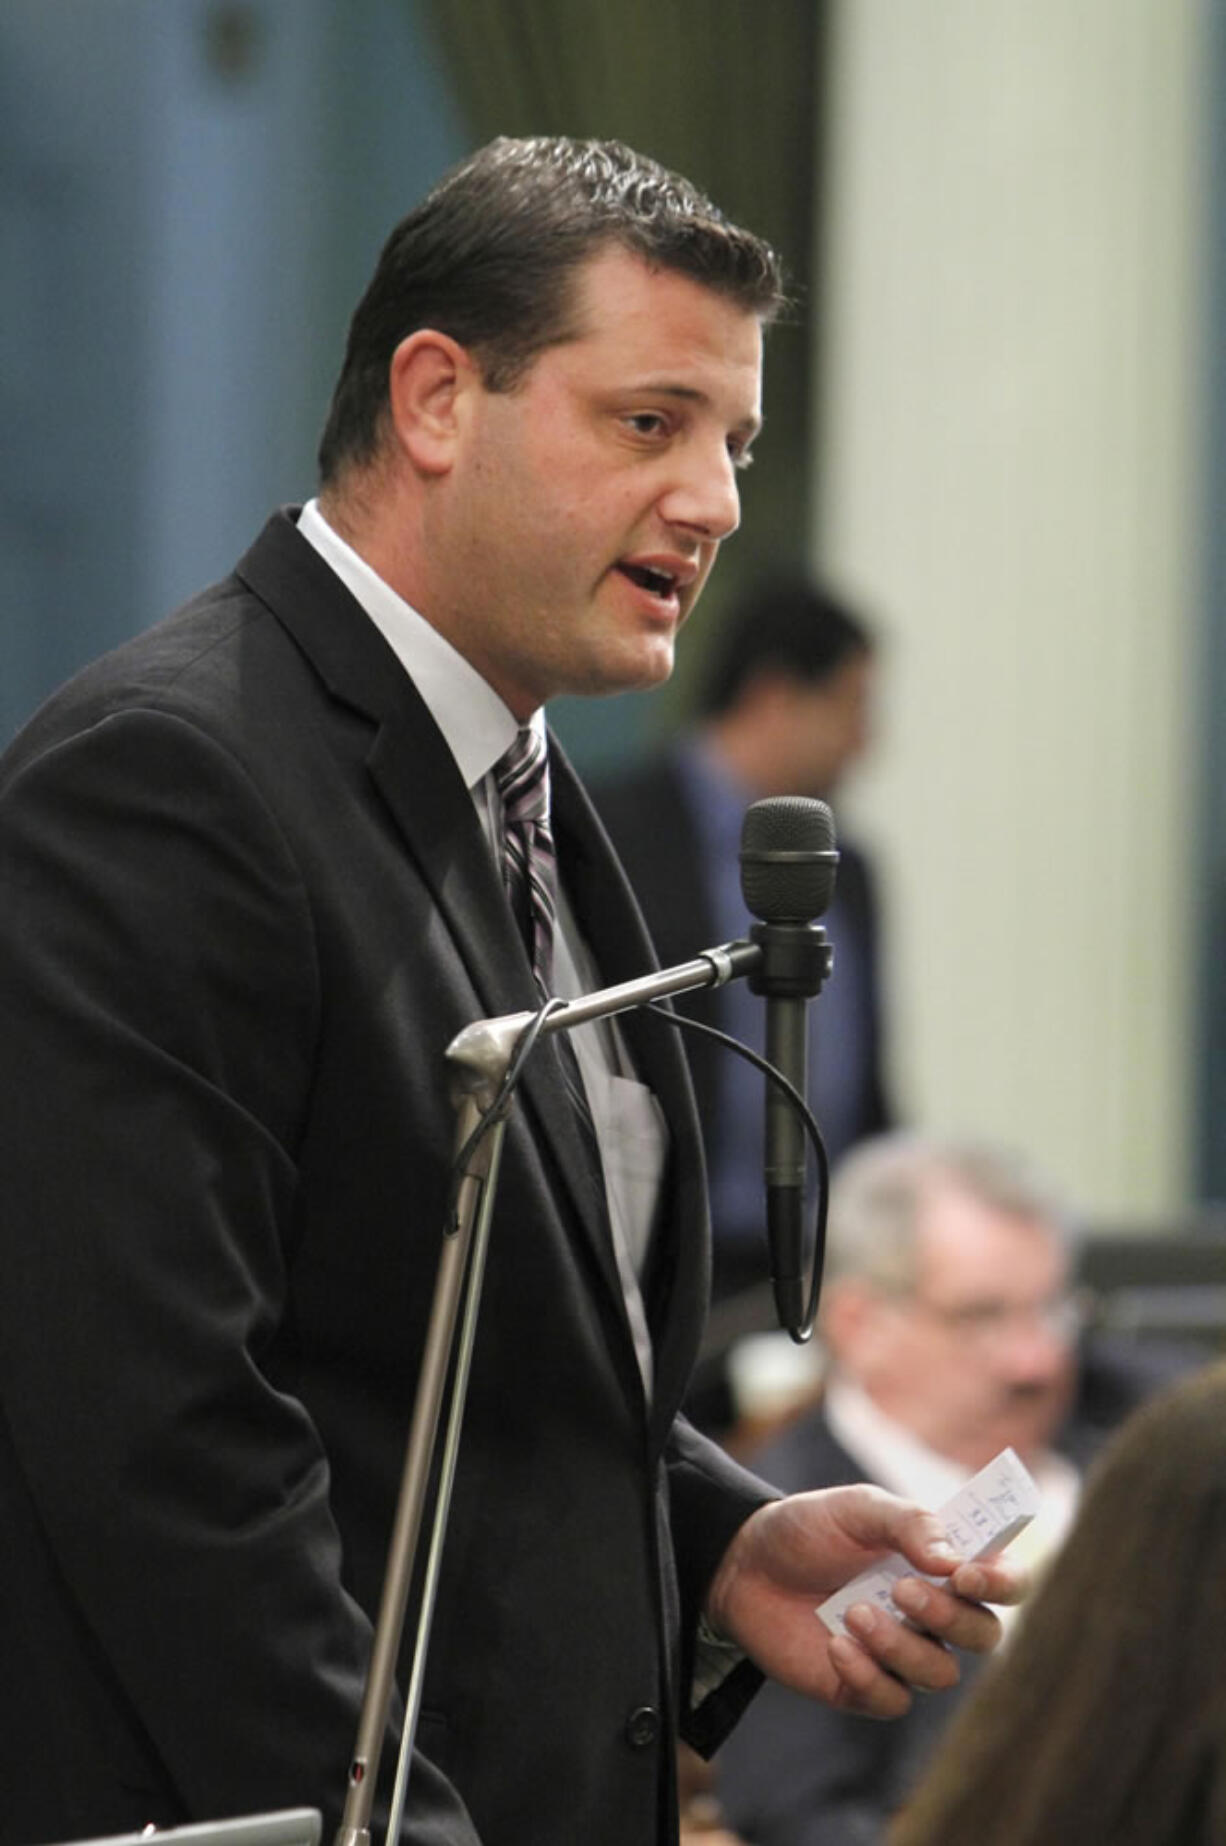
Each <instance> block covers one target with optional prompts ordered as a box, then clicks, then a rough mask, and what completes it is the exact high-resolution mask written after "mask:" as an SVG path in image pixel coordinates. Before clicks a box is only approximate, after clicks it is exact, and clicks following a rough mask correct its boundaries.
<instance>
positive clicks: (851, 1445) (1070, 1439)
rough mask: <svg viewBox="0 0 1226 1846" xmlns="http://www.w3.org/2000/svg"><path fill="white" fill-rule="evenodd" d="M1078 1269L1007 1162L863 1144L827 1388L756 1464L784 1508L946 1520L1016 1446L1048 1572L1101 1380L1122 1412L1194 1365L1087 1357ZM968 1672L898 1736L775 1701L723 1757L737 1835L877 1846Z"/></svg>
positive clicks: (839, 1265) (1063, 1230)
mask: <svg viewBox="0 0 1226 1846" xmlns="http://www.w3.org/2000/svg"><path fill="white" fill-rule="evenodd" d="M1072 1265H1073V1247H1072V1242H1071V1237H1070V1227H1069V1223H1068V1215H1067V1210H1066V1208H1065V1206H1064V1204H1063V1202H1062V1201H1061V1200H1060V1199H1059V1198H1058V1196H1057V1195H1056V1193H1055V1192H1054V1190H1053V1188H1052V1187H1051V1185H1050V1184H1049V1183H1048V1182H1047V1181H1046V1180H1045V1179H1044V1178H1043V1177H1042V1176H1041V1175H1039V1174H1038V1173H1037V1172H1036V1171H1035V1170H1034V1168H1033V1166H1032V1164H1031V1163H1030V1162H1028V1161H1025V1160H1022V1159H1021V1158H1020V1157H1019V1156H1018V1155H1016V1154H1015V1153H1014V1152H1012V1151H1011V1150H1009V1149H1005V1148H1000V1147H996V1146H992V1145H984V1144H980V1143H975V1142H967V1141H956V1140H949V1139H941V1138H937V1137H932V1136H924V1135H918V1134H894V1135H887V1136H883V1137H879V1138H877V1139H874V1140H871V1141H867V1142H865V1143H864V1144H863V1145H862V1146H861V1147H860V1148H858V1149H857V1150H856V1151H855V1152H854V1153H852V1154H851V1155H849V1156H848V1158H847V1159H846V1161H845V1162H844V1163H843V1165H842V1166H841V1168H840V1169H839V1171H838V1172H837V1174H836V1176H835V1183H834V1187H833V1191H832V1196H831V1205H830V1221H829V1245H828V1251H827V1265H826V1275H827V1281H826V1287H825V1290H824V1296H823V1307H822V1322H821V1325H822V1335H823V1344H824V1346H825V1348H826V1352H827V1356H828V1359H829V1369H828V1373H827V1377H826V1384H825V1390H824V1392H823V1395H822V1397H821V1399H820V1401H819V1402H818V1403H817V1404H816V1405H815V1406H813V1407H812V1408H810V1409H808V1410H806V1411H805V1412H804V1413H803V1414H801V1415H799V1416H797V1417H796V1418H794V1420H792V1421H790V1422H788V1423H787V1424H785V1426H784V1427H783V1429H782V1430H781V1431H780V1433H779V1434H778V1435H777V1436H776V1437H775V1438H774V1439H773V1440H772V1441H771V1442H770V1443H769V1444H768V1445H767V1446H766V1447H765V1448H763V1449H761V1450H760V1451H758V1452H757V1453H756V1454H755V1455H754V1456H753V1458H752V1459H753V1464H754V1466H756V1467H757V1468H759V1469H760V1471H761V1472H762V1473H763V1474H764V1475H765V1476H766V1477H767V1478H768V1479H769V1480H771V1481H773V1482H774V1483H775V1485H776V1486H778V1487H780V1488H782V1489H783V1490H784V1491H785V1492H789V1493H794V1492H798V1491H803V1490H804V1489H805V1488H810V1487H813V1486H815V1485H818V1484H821V1485H823V1486H835V1485H838V1484H840V1483H843V1482H848V1481H855V1480H865V1479H870V1480H875V1481H878V1482H879V1483H880V1484H882V1485H883V1486H886V1487H889V1488H890V1489H891V1490H892V1491H894V1492H901V1493H906V1494H908V1495H909V1496H912V1497H914V1498H917V1499H921V1500H923V1501H924V1502H925V1503H926V1504H928V1505H931V1506H934V1507H935V1506H939V1505H942V1504H943V1503H944V1502H945V1501H946V1500H949V1499H951V1498H952V1497H953V1495H954V1494H955V1493H956V1492H957V1491H958V1490H959V1488H960V1487H961V1486H962V1485H963V1484H964V1483H965V1481H966V1480H967V1479H968V1478H969V1476H970V1475H971V1474H973V1473H974V1472H975V1471H976V1470H977V1469H979V1468H980V1467H982V1466H983V1465H984V1464H985V1463H987V1462H988V1461H990V1460H992V1459H993V1457H994V1456H996V1455H997V1454H999V1453H1000V1451H1001V1450H1002V1449H1003V1448H1006V1447H1012V1448H1013V1449H1014V1450H1015V1451H1016V1452H1017V1453H1018V1454H1019V1455H1020V1456H1021V1458H1022V1459H1023V1461H1024V1462H1025V1463H1026V1465H1027V1466H1028V1468H1029V1469H1030V1471H1031V1473H1032V1475H1033V1476H1034V1479H1035V1482H1036V1485H1037V1486H1038V1488H1039V1492H1040V1498H1041V1502H1042V1510H1041V1512H1040V1513H1039V1515H1038V1516H1037V1517H1036V1519H1035V1521H1034V1523H1033V1524H1032V1525H1031V1526H1030V1527H1029V1528H1028V1530H1027V1531H1026V1532H1025V1533H1023V1534H1022V1535H1021V1536H1020V1537H1019V1538H1018V1539H1017V1540H1016V1541H1015V1550H1016V1549H1018V1548H1020V1550H1021V1552H1022V1553H1023V1554H1024V1555H1025V1556H1026V1557H1027V1559H1028V1562H1029V1563H1030V1565H1031V1568H1033V1569H1039V1568H1041V1567H1042V1566H1043V1564H1045V1563H1046V1561H1047V1560H1048V1559H1049V1558H1050V1557H1051V1556H1052V1555H1054V1553H1055V1551H1056V1549H1057V1548H1058V1546H1059V1544H1060V1543H1061V1541H1062V1539H1063V1537H1064V1535H1065V1533H1066V1531H1067V1529H1068V1526H1069V1524H1070V1522H1071V1520H1072V1518H1073V1515H1074V1512H1075V1508H1076V1503H1077V1498H1078V1494H1079V1490H1080V1481H1081V1473H1082V1470H1083V1469H1084V1467H1085V1465H1086V1464H1087V1462H1088V1461H1089V1460H1090V1459H1091V1457H1092V1456H1093V1454H1094V1453H1095V1451H1096V1449H1097V1447H1098V1446H1099V1444H1100V1443H1101V1442H1102V1440H1103V1439H1104V1437H1105V1435H1106V1434H1107V1430H1106V1428H1104V1427H1103V1424H1102V1421H1101V1417H1100V1416H1099V1414H1098V1412H1097V1410H1096V1409H1095V1405H1096V1403H1097V1402H1098V1401H1099V1400H1100V1398H1101V1395H1102V1394H1101V1393H1100V1391H1099V1390H1098V1388H1097V1385H1098V1377H1099V1374H1100V1371H1101V1370H1103V1369H1106V1368H1110V1371H1111V1375H1112V1380H1113V1385H1114V1387H1115V1388H1114V1390H1113V1393H1112V1397H1113V1406H1114V1414H1115V1415H1116V1416H1117V1417H1118V1416H1122V1415H1123V1414H1125V1412H1126V1410H1127V1408H1128V1407H1129V1405H1130V1404H1132V1403H1136V1402H1139V1401H1140V1400H1141V1398H1142V1397H1143V1396H1144V1395H1146V1394H1147V1392H1148V1391H1150V1390H1152V1389H1154V1388H1155V1387H1156V1386H1157V1384H1159V1383H1162V1382H1166V1381H1167V1380H1169V1378H1170V1377H1172V1376H1173V1375H1175V1371H1176V1367H1177V1365H1178V1366H1179V1367H1180V1368H1182V1366H1183V1365H1185V1364H1191V1363H1194V1356H1192V1357H1188V1358H1186V1359H1185V1358H1184V1357H1183V1356H1182V1355H1180V1356H1179V1358H1178V1360H1177V1359H1176V1357H1175V1355H1172V1354H1167V1353H1154V1354H1152V1355H1150V1356H1149V1357H1148V1358H1147V1356H1146V1355H1144V1354H1142V1355H1139V1356H1138V1357H1137V1358H1136V1359H1135V1360H1133V1361H1130V1362H1129V1363H1128V1365H1127V1366H1126V1367H1125V1366H1124V1365H1122V1364H1121V1357H1120V1355H1119V1354H1118V1353H1116V1352H1112V1351H1111V1350H1109V1349H1108V1350H1104V1351H1100V1350H1098V1349H1097V1348H1096V1347H1095V1345H1094V1344H1093V1343H1088V1344H1085V1345H1081V1346H1079V1344H1078V1339H1077V1334H1078V1329H1079V1317H1078V1312H1077V1301H1076V1297H1075V1295H1074V1294H1073V1292H1072V1275H1073V1267H1072ZM1006 1619H1007V1618H1006ZM975 1665H976V1663H974V1662H972V1663H970V1666H971V1671H970V1672H968V1673H966V1674H964V1675H963V1678H962V1680H961V1682H960V1684H959V1685H958V1687H956V1688H954V1689H953V1690H952V1691H951V1692H950V1693H948V1694H946V1695H945V1696H943V1697H941V1698H933V1699H920V1700H917V1701H916V1703H915V1704H914V1706H913V1707H912V1709H911V1711H910V1712H909V1713H908V1714H907V1715H906V1716H905V1717H904V1718H903V1719H901V1720H900V1721H899V1722H898V1723H897V1724H891V1725H877V1724H869V1723H865V1722H863V1721H862V1720H859V1719H857V1718H856V1717H854V1716H850V1715H848V1714H847V1713H840V1712H837V1711H834V1710H830V1709H825V1710H822V1709H819V1708H818V1707H817V1706H815V1705H813V1704H810V1703H807V1702H804V1701H801V1700H797V1699H796V1698H794V1697H793V1696H792V1695H791V1694H790V1693H788V1692H787V1691H786V1690H785V1689H784V1688H782V1687H776V1686H769V1687H767V1688H765V1690H764V1692H763V1694H762V1697H761V1699H759V1700H757V1701H755V1703H754V1706H753V1708H752V1710H751V1711H750V1712H749V1713H747V1715H746V1719H745V1723H744V1724H743V1725H742V1726H740V1727H739V1728H738V1730H737V1732H736V1733H735V1734H734V1735H733V1736H732V1737H730V1738H729V1740H728V1743H727V1747H726V1748H725V1749H724V1750H722V1751H721V1752H720V1754H719V1755H718V1756H717V1758H716V1764H715V1769H716V1777H717V1785H718V1788H719V1791H720V1795H721V1799H722V1801H723V1805H724V1809H725V1812H726V1814H727V1816H728V1819H729V1823H730V1824H731V1825H733V1826H735V1827H736V1828H737V1829H738V1830H739V1831H740V1832H741V1833H742V1834H743V1836H744V1838H745V1839H746V1840H747V1841H752V1842H753V1846H882V1842H883V1841H884V1840H885V1838H886V1836H887V1832H888V1828H889V1823H890V1818H891V1816H892V1814H893V1813H894V1812H895V1811H896V1810H897V1808H898V1807H899V1805H900V1804H901V1803H902V1802H903V1800H904V1799H905V1797H906V1795H907V1794H908V1792H909V1791H910V1790H911V1788H912V1787H913V1786H914V1785H915V1783H916V1782H917V1780H918V1779H919V1776H920V1774H921V1772H922V1770H923V1769H924V1767H925V1766H926V1764H927V1762H928V1760H929V1758H930V1756H931V1754H932V1752H933V1750H934V1748H935V1745H936V1743H937V1742H938V1740H939V1738H940V1737H941V1735H942V1734H943V1733H944V1731H945V1728H946V1726H947V1725H948V1723H949V1721H950V1719H951V1717H952V1716H953V1713H954V1711H955V1709H956V1706H957V1703H958V1701H959V1700H960V1699H961V1698H962V1697H964V1696H965V1693H966V1690H967V1688H968V1687H969V1686H970V1685H971V1684H972V1683H973V1678H974V1667H975Z"/></svg>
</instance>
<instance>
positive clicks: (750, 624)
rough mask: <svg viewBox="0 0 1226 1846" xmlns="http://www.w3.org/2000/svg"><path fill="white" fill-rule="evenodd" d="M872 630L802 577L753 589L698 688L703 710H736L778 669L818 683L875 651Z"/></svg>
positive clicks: (718, 641)
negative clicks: (758, 681) (753, 684)
mask: <svg viewBox="0 0 1226 1846" xmlns="http://www.w3.org/2000/svg"><path fill="white" fill-rule="evenodd" d="M873 645H874V643H873V636H872V633H871V631H870V629H869V627H868V625H867V624H866V623H865V622H864V621H863V620H862V619H861V617H860V616H859V615H857V614H856V613H855V612H854V611H853V610H852V609H850V608H849V607H848V605H847V604H846V603H845V602H843V601H842V600H841V599H840V598H839V597H837V596H836V595H835V594H834V593H833V592H832V591H831V590H828V589H826V588H824V587H823V586H821V585H820V584H816V583H814V582H813V581H812V580H811V579H810V578H808V577H805V576H798V575H789V576H777V577H775V578H772V579H768V580H765V581H762V582H759V583H757V584H755V585H753V586H752V587H751V588H750V589H749V590H748V591H746V592H744V593H743V594H742V595H741V597H740V599H739V600H738V601H737V602H736V603H734V605H733V606H732V608H731V609H730V610H729V612H728V615H727V616H726V617H725V619H724V621H723V622H722V623H721V625H720V627H719V629H718V630H717V632H716V634H715V636H714V638H713V640H712V642H711V644H710V651H709V653H708V656H707V661H706V669H705V672H704V673H703V675H702V678H701V684H700V686H699V691H698V700H697V704H698V713H699V715H700V716H701V717H704V718H714V717H717V716H719V715H720V714H721V713H722V712H726V711H731V709H732V707H733V706H734V705H735V704H736V703H737V701H738V699H739V698H740V696H741V694H742V692H743V691H744V690H745V687H746V686H747V685H748V684H749V683H750V681H751V680H753V679H755V678H756V677H757V676H758V675H759V674H762V673H769V672H777V673H782V674H786V675H787V676H788V677H789V678H791V679H805V680H812V681H814V682H815V683H816V682H819V681H821V680H824V679H829V678H830V677H831V675H832V674H834V673H837V672H838V670H839V668H840V667H841V666H842V665H843V663H844V661H846V660H848V659H850V658H851V657H852V655H855V654H870V653H872V651H873Z"/></svg>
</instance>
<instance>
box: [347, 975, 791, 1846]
mask: <svg viewBox="0 0 1226 1846" xmlns="http://www.w3.org/2000/svg"><path fill="white" fill-rule="evenodd" d="M763 955H764V951H763V949H762V947H761V946H760V945H759V944H758V943H756V942H730V943H725V944H724V945H723V946H722V947H720V948H714V949H706V950H704V951H703V952H702V953H701V954H700V955H698V956H697V957H696V958H695V959H694V960H693V961H688V962H682V963H680V964H678V965H677V966H676V967H673V968H666V969H662V970H659V971H658V972H656V973H654V974H648V975H644V976H642V977H641V978H640V979H637V980H633V981H623V982H621V983H620V984H619V985H618V986H615V987H606V988H602V989H601V990H600V991H599V992H597V993H592V994H587V995H584V996H582V997H581V998H579V999H577V1000H567V1001H559V1002H557V1003H556V1004H555V1005H554V1006H553V1008H552V1010H551V1011H549V1012H548V1013H546V1014H545V1015H544V1016H543V1017H542V1016H541V1015H539V1014H536V1013H511V1014H507V1015H505V1016H504V1017H502V1018H499V1019H482V1020H477V1021H476V1022H475V1023H474V1024H472V1025H469V1026H466V1027H465V1028H464V1030H463V1031H462V1032H461V1033H459V1035H458V1036H457V1037H456V1038H454V1039H453V1040H452V1042H451V1044H450V1045H449V1046H448V1048H447V1054H446V1059H447V1064H448V1067H449V1070H450V1079H451V1081H450V1093H451V1099H452V1102H453V1103H454V1105H455V1108H456V1139H455V1164H456V1166H457V1167H459V1168H460V1169H461V1171H460V1178H459V1186H458V1191H457V1194H456V1201H455V1207H454V1210H453V1212H452V1214H451V1216H450V1218H449V1220H448V1222H447V1224H446V1225H445V1226H444V1229H443V1249H442V1253H441V1256H440V1259H439V1269H438V1275H437V1278H436V1281H435V1288H434V1299H433V1303H432V1306H431V1312H430V1321H429V1326H428V1329H427V1333H426V1344H425V1349H424V1353H423V1356H422V1363H421V1374H420V1379H419V1383H418V1390H417V1396H416V1400H415V1403H414V1409H413V1417H412V1422H411V1425H410V1429H409V1438H408V1447H407V1450H406V1454H405V1464H404V1471H403V1474H402V1478H401V1485H400V1494H399V1498H398V1501H397V1506H396V1516H395V1521H394V1524H393V1528H392V1536H391V1540H390V1543H389V1550H388V1563H387V1570H386V1572H385V1575H384V1580H383V1591H382V1596H381V1599H380V1605H379V1613H378V1619H377V1621H376V1624H375V1631H374V1640H373V1645H372V1649H371V1658H370V1666H369V1669H368V1671H367V1678H366V1687H365V1693H364V1697H363V1702H362V1712H361V1717H360V1719H359V1723H358V1734H357V1741H356V1743H355V1745H354V1752H353V1756H352V1758H351V1759H350V1765H349V1780H348V1790H347V1794H346V1799H345V1808H344V1812H343V1814H342V1816H341V1824H340V1827H339V1829H338V1831H337V1834H336V1846H370V1817H371V1810H372V1808H373V1805H374V1798H375V1786H376V1782H377V1780H378V1773H379V1758H380V1754H381V1751H382V1747H383V1739H384V1736H385V1735H386V1732H387V1724H388V1718H389V1715H390V1711H391V1704H392V1698H393V1694H394V1691H395V1672H396V1660H397V1656H398V1654H399V1652H400V1642H401V1637H402V1635H403V1632H404V1623H405V1616H406V1612H407V1607H408V1598H409V1591H410V1588H411V1585H412V1582H413V1579H414V1575H415V1570H416V1565H417V1558H418V1552H419V1547H420V1542H421V1537H422V1532H423V1529H424V1526H425V1517H426V1511H427V1488H428V1485H429V1478H430V1472H431V1467H432V1464H433V1461H434V1456H435V1451H436V1448H437V1446H438V1436H439V1431H440V1428H441V1427H442V1420H443V1412H444V1400H445V1398H446V1394H447V1381H448V1378H449V1376H450V1378H451V1396H450V1404H449V1405H447V1407H446V1410H447V1423H446V1431H445V1439H444V1444H443V1450H442V1456H441V1461H440V1467H439V1479H438V1483H437V1486H436V1488H435V1494H434V1507H433V1514H432V1518H431V1524H430V1543H429V1550H428V1552H427V1556H426V1566H425V1572H424V1575H423V1579H422V1589H421V1600H420V1605H419V1611H418V1620H417V1635H416V1645H415V1648H414V1654H413V1667H412V1673H411V1677H410V1680H409V1686H408V1691H407V1693H406V1697H405V1716H404V1728H403V1731H402V1733H401V1741H400V1761H399V1767H398V1770H397V1776H396V1785H395V1789H394V1791H393V1796H392V1808H391V1815H390V1820H389V1826H388V1836H387V1837H388V1841H389V1843H391V1846H394V1843H395V1842H396V1841H397V1840H398V1839H399V1833H400V1820H401V1816H402V1813H403V1808H404V1799H405V1795H406V1793H407V1788H408V1776H409V1769H410V1766H411V1761H412V1755H413V1744H414V1740H415V1737H416V1733H417V1720H418V1715H419V1713H420V1710H421V1693H422V1684H423V1681H424V1678H425V1662H426V1651H427V1648H428V1646H429V1638H430V1627H431V1623H432V1620H433V1616H434V1605H435V1601H436V1598H437V1593H438V1580H439V1575H440V1571H441V1567H442V1554H443V1541H444V1535H445V1532H446V1526H447V1517H448V1513H449V1511H450V1506H451V1491H452V1487H453V1485H454V1481H455V1469H456V1460H457V1457H458V1454H459V1443H460V1428H461V1424H462V1422H463V1416H464V1401H465V1396H466V1393H467V1389H468V1377H469V1371H470V1369H471V1363H472V1355H473V1349H474V1345H475V1342H476V1327H477V1313H478V1309H479V1307H480V1301H481V1288H482V1282H483V1279H484V1271H485V1258H486V1252H487V1250H488V1248H489V1235H490V1223H491V1220H492V1218H493V1211H494V1200H495V1196H496V1192H497V1184H498V1168H499V1162H500V1158H501V1154H502V1142H503V1137H504V1135H505V1132H506V1119H507V1113H508V1111H509V1109H510V1104H511V1093H508V1094H507V1095H506V1096H505V1097H502V1099H501V1101H500V1088H501V1085H502V1082H503V1079H504V1077H505V1076H506V1074H507V1071H508V1069H509V1067H510V1064H511V1059H512V1057H513V1056H514V1054H515V1051H516V1048H517V1046H518V1045H519V1042H520V1040H521V1038H522V1037H523V1035H524V1033H525V1032H526V1031H527V1030H528V1028H529V1027H532V1026H534V1025H535V1026H536V1028H537V1030H538V1031H539V1032H540V1033H542V1034H543V1033H551V1032H565V1031H567V1030H568V1029H569V1028H570V1027H571V1026H577V1025H583V1024H585V1023H586V1022H587V1021H588V1020H591V1019H604V1018H607V1017H609V1016H610V1015H611V1014H613V1013H621V1012H626V1011H628V1010H630V1009H631V1008H633V1007H640V1006H647V1005H650V1003H651V1002H652V1001H653V1000H663V999H666V998H668V996H669V995H671V994H679V993H688V992H690V991H691V990H693V989H696V988H701V987H723V986H725V985H726V984H727V983H728V982H729V981H731V980H735V979H738V978H740V977H741V976H743V975H750V974H754V973H755V972H757V970H758V969H759V968H760V967H761V965H762V961H763ZM482 1124H485V1126H486V1131H485V1132H481V1133H478V1130H479V1128H481V1126H482Z"/></svg>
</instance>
